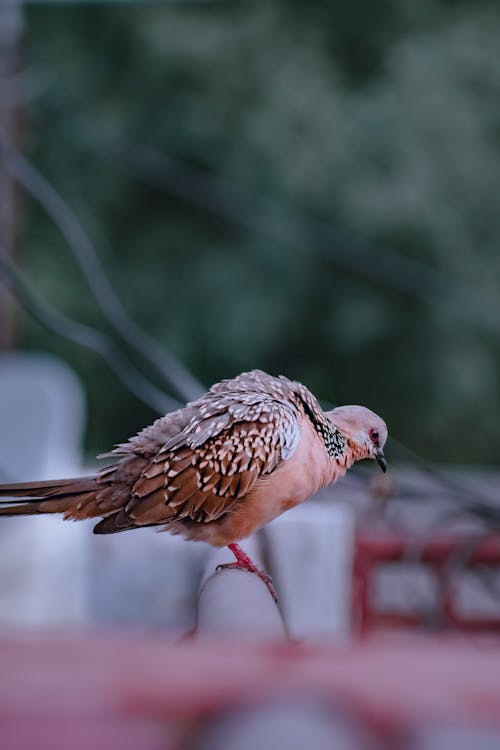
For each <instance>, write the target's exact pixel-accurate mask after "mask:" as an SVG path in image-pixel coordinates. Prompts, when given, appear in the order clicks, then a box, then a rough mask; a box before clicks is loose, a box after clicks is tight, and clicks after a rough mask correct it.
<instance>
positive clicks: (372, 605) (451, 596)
mask: <svg viewBox="0 0 500 750" xmlns="http://www.w3.org/2000/svg"><path fill="white" fill-rule="evenodd" d="M417 550H418V554H415V553H416V551H417ZM417 558H418V559H417ZM410 560H411V561H412V562H418V563H419V564H421V565H423V566H425V568H427V569H430V570H431V571H432V572H433V573H434V575H435V576H436V579H437V582H438V590H439V612H438V615H439V622H440V623H441V625H442V627H444V628H453V629H455V630H461V631H464V632H470V633H481V632H491V631H493V632H499V633H500V617H484V616H466V615H465V614H463V613H461V612H460V611H459V608H458V606H457V601H456V575H455V576H452V575H450V572H451V571H452V569H454V568H457V567H458V568H459V569H461V570H463V569H465V570H474V568H477V567H479V566H481V567H485V566H486V567H490V568H500V535H491V536H482V537H471V536H470V535H469V536H458V535H453V536H452V535H442V536H434V537H432V538H427V539H425V540H422V539H419V538H416V537H410V536H403V535H396V534H387V533H385V534H380V533H378V534H374V533H372V534H368V533H358V534H357V536H356V539H355V548H354V563H353V596H352V625H353V629H354V631H355V632H358V633H366V632H368V631H370V630H372V629H375V628H383V627H423V626H424V625H425V624H426V623H425V622H424V616H423V614H422V613H421V612H410V613H400V612H394V611H387V610H386V611H384V610H382V609H381V608H380V607H379V606H378V604H377V602H376V601H374V592H373V578H374V574H375V572H376V571H377V569H379V568H380V566H382V565H387V564H393V565H397V564H398V563H402V562H409V561H410Z"/></svg>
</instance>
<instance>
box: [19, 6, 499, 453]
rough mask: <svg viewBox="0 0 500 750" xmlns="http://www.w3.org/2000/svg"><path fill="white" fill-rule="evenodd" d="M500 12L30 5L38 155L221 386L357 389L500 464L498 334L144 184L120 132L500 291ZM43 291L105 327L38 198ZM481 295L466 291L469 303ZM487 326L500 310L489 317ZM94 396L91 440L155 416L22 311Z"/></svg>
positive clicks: (36, 249)
mask: <svg viewBox="0 0 500 750" xmlns="http://www.w3.org/2000/svg"><path fill="white" fill-rule="evenodd" d="M499 38H500V11H499V10H498V6H497V5H496V4H495V3H488V2H480V1H478V0H474V1H473V0H470V1H469V2H453V3H451V2H438V0H422V1H421V2H419V3H413V2H410V0H383V2H377V3H371V2H369V1H368V0H362V1H360V2H358V3H342V2H329V3H325V2H320V1H319V0H313V1H310V2H307V3H304V2H298V0H295V1H293V2H292V1H291V0H286V1H285V0H281V1H278V0H262V1H260V2H259V1H254V2H220V3H218V2H213V3H203V4H200V5H196V4H194V5H193V4H188V5H186V6H185V7H182V4H172V5H169V4H165V5H161V4H154V5H148V4H142V5H141V4H137V5H123V6H120V5H113V7H110V6H104V5H102V6H98V5H97V6H90V7H85V8H82V7H78V6H72V7H67V8H65V7H61V6H53V7H50V6H37V7H36V8H35V7H31V8H28V10H27V12H26V36H25V58H26V62H27V63H29V64H31V65H33V70H34V71H35V73H36V74H37V75H40V76H43V78H44V80H46V81H47V83H48V86H47V89H46V91H45V93H44V94H43V96H41V97H39V98H38V99H36V100H34V101H33V102H31V103H30V104H29V106H28V107H27V108H26V111H25V116H24V120H25V125H24V132H23V148H24V150H25V152H27V153H28V154H29V155H30V156H31V158H32V159H33V160H34V162H35V163H36V165H37V166H38V168H39V169H40V170H41V171H42V172H43V173H44V174H45V175H46V176H47V177H48V179H49V180H51V181H52V182H53V184H54V185H55V186H56V187H57V188H58V190H59V191H60V192H61V193H62V194H63V195H64V196H65V197H66V199H67V200H68V201H69V203H70V204H71V205H72V207H73V208H74V209H75V211H76V212H77V214H78V216H79V217H80V219H81V220H82V222H83V223H84V225H85V227H86V230H87V231H88V232H89V234H90V236H91V237H92V239H93V241H94V243H95V244H96V246H97V247H98V249H99V253H100V255H101V257H102V259H103V263H104V265H105V267H106V269H107V271H108V273H109V276H110V277H111V279H112V281H113V284H114V286H115V288H116V290H117V292H118V293H119V296H120V297H121V299H122V300H123V302H124V304H125V306H126V307H127V309H128V310H129V311H130V312H131V313H132V314H133V316H135V317H136V319H137V320H138V321H139V322H140V323H141V324H142V325H143V326H144V327H146V328H147V329H148V330H149V331H151V332H152V333H153V334H154V335H155V336H157V337H158V339H159V340H160V341H162V342H163V343H164V344H165V345H166V346H167V347H169V348H170V349H171V350H172V351H174V352H175V353H176V354H177V355H178V356H179V357H180V358H181V359H182V360H183V361H184V362H185V363H186V365H187V366H189V367H190V368H191V369H192V370H193V371H194V372H195V373H196V374H197V376H198V377H199V378H200V379H201V380H203V381H204V382H205V383H207V384H209V383H211V382H213V381H215V380H217V379H219V378H222V377H227V376H231V375H233V374H235V373H237V372H239V371H241V370H243V369H249V368H252V367H262V368H264V369H268V370H270V371H271V372H275V373H278V372H282V373H285V374H287V375H289V376H290V377H294V378H298V379H300V380H302V381H303V382H305V383H306V384H307V385H308V386H309V387H310V388H311V389H312V390H313V391H314V392H315V393H316V394H317V395H318V396H319V397H320V398H322V399H327V400H329V401H331V402H335V403H353V402H354V403H364V404H366V405H368V406H370V407H371V408H373V409H375V410H376V411H378V412H380V413H381V414H382V415H383V416H384V417H385V418H386V419H387V422H388V424H389V427H390V430H391V431H392V433H393V434H394V435H396V436H397V437H398V438H399V439H400V440H402V441H403V442H405V443H407V444H408V445H410V446H411V447H412V448H414V449H415V450H417V451H419V452H421V453H422V454H423V455H425V456H427V457H430V458H432V459H434V460H437V461H446V462H448V461H454V462H455V461H456V462H466V463H473V462H478V463H488V462H490V463H495V462H498V445H499V444H500V419H499V406H500V403H499V400H500V396H499V394H500V388H499V378H498V373H499V364H500V320H499V321H498V327H497V328H496V330H495V325H496V323H495V321H493V325H491V326H489V327H488V326H481V325H480V324H478V322H477V320H476V321H475V320H473V316H471V319H470V321H468V320H467V317H466V316H465V317H462V318H459V317H455V316H454V315H453V314H452V313H450V312H449V311H448V310H447V309H446V308H445V307H444V306H443V307H442V308H440V307H439V305H435V306H429V305H428V303H427V302H426V301H425V300H424V299H422V300H419V299H416V298H411V297H408V296H405V295H404V294H403V293H401V292H400V291H398V290H397V289H391V288H390V287H389V286H387V285H385V284H383V283H377V282H375V281H369V280H367V279H366V278H365V277H364V276H363V275H360V274H358V273H356V272H355V270H354V269H353V270H350V271H347V270H345V269H344V268H342V267H340V266H339V265H338V264H336V262H335V258H334V256H333V255H332V259H329V257H328V248H324V247H323V248H322V251H321V253H319V252H318V250H317V248H316V247H315V246H314V243H308V242H307V238H305V239H304V242H303V243H300V244H299V245H297V246H295V247H293V246H292V245H290V244H285V243H283V242H280V241H278V240H277V239H270V238H269V237H266V236H265V235H263V234H260V233H258V232H255V231H252V230H250V229H248V228H245V227H244V226H241V225H239V224H238V222H237V221H230V220H227V219H226V220H224V219H221V218H218V217H217V216H214V215H212V214H211V213H210V212H209V211H207V210H204V209H203V208H201V207H196V206H194V205H192V204H190V203H189V202H188V201H185V200H181V199H180V198H178V197H177V198H176V197H175V196H173V195H172V194H171V193H169V192H168V191H164V190H163V191H162V190H161V189H159V188H158V187H155V186H154V185H151V184H146V182H145V181H144V180H142V179H141V178H140V177H139V176H138V175H137V174H134V172H133V170H130V169H129V168H128V167H127V166H126V165H125V164H124V163H123V162H122V160H121V159H120V158H119V157H116V156H115V157H112V156H111V155H110V154H109V153H108V149H107V144H110V143H113V142H114V141H116V140H121V139H124V138H127V139H129V140H131V141H137V142H140V143H144V144H148V145H149V146H152V147H155V148H156V149H158V150H159V151H160V152H163V153H166V154H170V155H173V156H175V157H177V158H178V159H181V160H183V161H184V162H185V163H186V164H188V165H190V166H194V167H196V168H198V169H200V170H202V171H203V172H204V173H206V174H209V175H214V176H217V177H221V178H224V179H225V180H227V181H228V183H229V184H234V185H236V186H238V187H245V188H247V189H251V190H252V191H254V192H255V193H257V194H258V195H262V196H266V197H269V198H272V199H275V200H277V201H280V202H281V203H283V204H284V205H286V206H287V207H288V209H290V210H291V211H292V212H296V213H297V215H298V216H304V215H305V216H308V217H312V218H314V219H317V220H321V221H325V222H328V223H329V224H331V225H333V226H335V227H337V228H340V229H342V230H343V231H344V232H345V233H346V237H347V240H346V242H345V246H344V247H343V248H342V251H343V252H345V253H349V252H350V247H349V241H348V239H349V236H352V237H353V238H356V237H358V236H360V237H363V238H365V239H366V240H368V241H369V246H368V247H369V253H371V256H372V258H371V262H372V263H373V262H375V263H376V255H377V252H378V250H377V248H378V247H389V248H391V249H394V250H396V251H397V252H398V253H400V254H401V255H402V256H404V257H409V258H416V259H419V260H421V261H423V262H425V263H427V264H428V265H429V266H430V267H432V268H435V269H438V270H440V271H442V272H443V273H444V274H446V275H447V276H448V277H449V279H450V282H452V283H453V279H460V280H461V282H464V281H465V282H466V283H468V284H470V286H471V288H473V289H475V290H476V291H478V292H479V294H480V295H482V296H483V297H484V299H490V298H491V299H496V298H497V297H498V292H499V290H500V253H499V240H500V211H499V210H498V196H499V195H500V97H499V96H498V91H499V90H500V66H499V65H498V39H499ZM22 209H23V210H22V217H21V223H22V226H21V237H20V242H19V261H20V263H21V265H22V267H23V269H24V270H25V271H26V273H27V274H28V275H29V276H30V277H31V278H32V279H33V280H34V281H35V283H36V287H37V289H38V291H39V292H40V293H41V294H43V296H44V297H45V299H47V300H49V301H50V302H51V303H52V304H53V305H54V306H56V307H57V308H58V309H60V310H61V311H63V312H64V313H66V314H67V315H70V316H72V317H74V318H78V319H79V320H82V321H84V322H87V323H89V324H92V325H96V326H101V327H104V328H106V326H105V324H104V323H103V321H102V319H101V316H100V315H99V312H98V311H97V310H96V306H95V303H94V302H93V300H92V297H91V295H90V294H89V293H88V291H87V289H86V286H85V283H84V282H83V280H82V277H81V275H80V273H79V271H78V269H77V268H76V266H75V264H74V262H73V260H72V259H71V256H70V254H69V252H68V250H67V248H66V246H65V244H64V242H63V240H62V239H61V238H60V236H59V234H58V231H57V229H56V228H55V227H54V226H53V224H52V223H51V222H50V220H48V219H47V217H46V216H45V215H44V213H43V211H41V210H40V209H39V208H37V207H36V206H34V205H33V204H32V203H31V202H30V201H28V200H25V201H23V205H22ZM463 304H464V309H465V310H467V309H468V307H469V306H470V305H471V304H472V303H471V301H470V300H467V299H464V300H463ZM492 317H494V315H493V316H492ZM18 341H19V344H20V345H22V346H28V347H34V348H39V349H49V350H52V351H54V352H56V353H58V354H60V355H61V356H63V357H64V358H66V359H67V360H68V361H69V362H70V363H71V364H72V365H73V366H74V367H75V368H76V369H77V371H78V372H79V373H80V374H81V376H82V378H83V380H84V382H85V384H86V387H87V391H88V399H89V413H90V422H89V435H88V446H89V448H90V449H92V450H94V449H96V450H97V449H102V448H106V447H108V446H109V445H110V444H111V443H112V442H116V441H118V440H121V439H123V438H124V437H126V436H127V435H128V434H129V433H132V432H134V431H135V430H136V429H138V428H139V427H141V426H142V425H143V424H145V423H146V422H148V421H149V420H150V419H152V417H153V416H154V415H153V414H152V413H151V412H150V411H149V410H148V409H147V408H146V407H144V406H143V405H142V404H141V403H139V402H137V401H136V400H135V399H134V398H133V397H132V396H131V395H129V394H128V393H127V392H126V391H125V390H124V389H123V388H122V387H121V386H119V385H117V383H116V380H115V378H114V376H113V375H112V374H110V373H109V371H108V370H107V368H106V366H105V365H104V364H103V363H102V362H101V361H99V360H98V359H97V358H96V357H94V356H93V355H90V354H89V353H87V352H84V351H81V350H79V349H77V347H75V346H72V345H70V344H67V343H65V342H62V341H60V340H58V339H57V338H55V337H54V336H52V335H51V334H48V333H47V332H46V331H44V330H41V329H40V328H39V327H38V326H36V325H35V324H33V323H31V322H30V321H29V320H27V318H26V317H25V316H24V315H21V316H20V317H19V320H18Z"/></svg>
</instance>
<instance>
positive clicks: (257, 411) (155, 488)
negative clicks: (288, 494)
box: [126, 392, 299, 526]
mask: <svg viewBox="0 0 500 750" xmlns="http://www.w3.org/2000/svg"><path fill="white" fill-rule="evenodd" d="M216 395H217V394H216ZM297 417H298V412H297V410H296V409H295V408H294V406H293V405H292V404H290V402H288V401H286V400H282V401H279V400H277V399H275V398H272V397H270V396H269V395H266V394H263V393H260V392H259V393H239V392H238V393H235V394H230V395H228V394H225V395H224V397H223V398H220V397H218V396H217V398H214V402H213V403H211V402H210V400H209V401H208V403H206V404H204V406H203V408H202V407H200V415H199V418H198V421H196V419H195V418H193V419H191V421H190V422H189V424H187V425H186V426H185V427H184V429H182V430H181V431H180V432H179V433H178V434H177V435H174V436H172V437H171V438H169V439H168V440H167V442H166V443H165V444H164V445H163V446H162V447H161V448H160V450H159V451H158V452H157V453H156V455H154V456H152V457H151V459H150V461H149V463H148V464H147V465H146V466H145V468H144V470H143V472H142V475H141V477H140V479H139V480H138V481H137V482H136V484H135V485H134V488H133V491H132V498H131V500H130V502H129V503H128V505H127V507H126V512H127V514H128V516H129V518H130V519H132V520H133V522H134V523H135V524H136V525H138V526H142V525H147V524H151V523H162V522H165V523H166V524H167V525H168V524H169V523H170V522H172V521H174V520H175V521H182V520H183V519H185V520H190V521H198V522H199V521H203V522H210V521H215V520H217V519H218V518H220V517H221V516H223V515H225V514H226V513H228V512H230V511H231V509H232V508H234V506H235V505H236V503H238V502H241V501H242V500H243V499H244V498H245V497H246V496H248V494H249V493H250V492H251V491H252V488H253V487H254V485H255V483H256V481H257V480H258V479H259V478H260V477H263V476H265V475H267V474H270V473H271V472H272V471H275V470H276V469H277V468H278V467H279V465H280V464H281V462H282V461H284V460H287V459H288V458H290V457H291V456H292V455H293V452H294V451H295V448H296V447H297V443H298V440H299V427H298V421H297Z"/></svg>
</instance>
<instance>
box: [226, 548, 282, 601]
mask: <svg viewBox="0 0 500 750" xmlns="http://www.w3.org/2000/svg"><path fill="white" fill-rule="evenodd" d="M228 546H229V549H230V550H231V552H232V553H233V554H234V556H235V557H236V562H234V563H223V564H222V565H217V567H216V569H215V570H216V572H218V571H219V570H248V572H249V573H255V575H257V576H258V577H259V578H260V580H261V581H262V582H263V583H264V584H265V585H266V587H267V590H268V591H269V593H270V594H271V596H272V597H273V599H274V601H275V603H276V604H277V603H278V595H277V593H276V590H275V588H274V586H273V582H272V579H271V576H270V575H268V574H267V573H265V572H264V571H263V570H261V569H260V568H258V567H257V565H255V563H254V562H252V560H251V559H250V558H249V557H248V555H246V554H245V553H244V552H243V550H241V549H240V548H239V547H238V545H237V544H230V545H228Z"/></svg>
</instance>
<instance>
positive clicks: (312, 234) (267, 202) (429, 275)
mask: <svg viewBox="0 0 500 750" xmlns="http://www.w3.org/2000/svg"><path fill="white" fill-rule="evenodd" d="M85 140H86V141H87V142H90V143H91V144H92V146H93V147H94V148H98V149H99V150H101V149H102V139H100V140H98V139H96V138H92V137H90V138H89V137H88V136H86V137H85ZM99 144H101V145H99ZM102 153H103V155H105V156H108V157H114V158H115V159H116V160H117V161H118V162H119V163H120V164H121V165H123V164H125V165H128V166H129V168H130V169H131V170H132V171H133V172H134V173H135V174H136V175H137V176H138V177H139V178H141V179H143V180H144V181H146V182H148V183H149V184H152V185H155V186H156V187H158V188H160V189H163V190H166V191H167V192H169V193H171V194H173V195H176V196H177V197H180V198H181V199H182V200H185V201H188V202H190V203H192V204H193V205H196V206H198V207H200V208H202V209H203V210H205V211H208V212H210V213H212V214H215V215H218V216H221V217H223V218H224V219H227V220H229V221H231V222H233V223H236V224H238V225H240V226H244V227H246V228H247V229H251V230H252V231H255V232H259V233H261V234H265V235H267V236H268V237H271V238H272V239H274V240H278V241H279V242H283V243H285V244H288V245H293V246H294V247H295V248H297V249H299V250H301V251H303V252H305V251H307V250H310V249H314V250H315V252H316V253H317V254H319V255H320V256H321V257H322V258H323V259H324V260H326V261H330V262H334V263H335V264H336V265H338V266H340V267H342V268H344V269H346V270H348V271H350V272H353V273H355V274H356V275H357V276H360V277H364V278H366V279H369V280H371V281H374V282H376V283H377V284H380V285H382V286H385V287H389V288H391V289H395V290H397V291H399V292H402V293H403V294H406V295H408V296H411V297H413V298H417V299H420V300H423V301H424V302H426V303H427V304H431V305H434V306H437V307H439V308H441V309H445V310H447V311H448V313H452V314H453V315H454V316H456V317H458V318H460V319H461V320H468V321H470V320H475V322H476V323H478V324H480V325H481V326H482V327H484V328H486V329H488V330H489V331H490V332H492V333H493V334H494V335H495V336H496V337H498V336H499V334H500V330H499V326H498V324H497V322H496V321H497V320H499V319H500V307H499V306H498V304H497V303H496V301H494V300H492V299H489V300H487V299H485V298H484V296H481V295H480V293H479V292H478V291H477V290H476V289H474V288H473V287H470V286H469V285H467V284H465V283H463V282H462V281H461V280H460V279H457V278H450V277H449V275H447V274H445V273H443V272H441V271H439V270H438V269H435V268H432V267H431V266H428V265H426V264H425V263H422V262H421V261H419V260H417V259H415V258H409V257H405V256H403V255H402V254H401V253H399V252H397V251H394V250H391V249H389V248H387V247H381V246H379V245H374V244H373V243H371V242H370V241H368V240H365V239H363V238H360V237H355V236H353V235H351V234H350V233H348V232H344V231H342V230H339V229H337V228H335V227H333V226H332V225H330V224H328V223H327V222H322V221H319V220H314V219H311V218H309V217H307V216H304V215H302V214H301V213H300V212H299V211H297V210H295V209H291V208H289V207H288V206H286V205H284V204H282V203H280V202H279V201H276V200H273V199H271V198H268V197H264V196H262V195H259V194H258V193H255V192H253V191H251V190H248V189H246V188H242V187H241V186H239V185H235V184H234V183H232V182H230V181H228V180H226V179H222V178H220V177H215V176H213V175H211V174H208V173H206V172H203V171H201V170H200V169H195V168H193V167H191V166H189V165H188V164H186V163H185V162H183V161H181V160H180V159H177V158H173V157H171V156H169V155H166V154H164V153H162V152H159V151H157V150H155V149H153V148H150V147H149V146H145V145H144V144H141V143H137V142H130V141H123V140H122V141H117V142H116V143H114V144H113V143H107V144H106V148H105V150H104V149H102Z"/></svg>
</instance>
